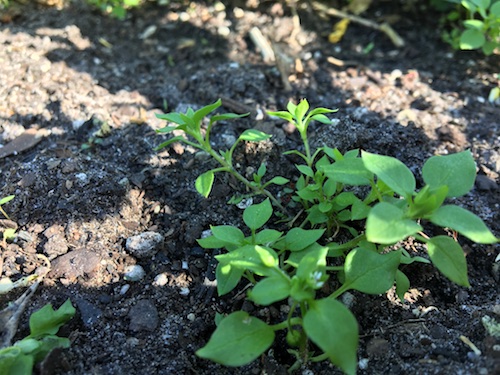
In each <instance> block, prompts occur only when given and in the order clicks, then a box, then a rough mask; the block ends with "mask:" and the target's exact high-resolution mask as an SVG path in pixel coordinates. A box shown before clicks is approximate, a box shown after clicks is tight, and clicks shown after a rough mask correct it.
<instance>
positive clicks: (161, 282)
mask: <svg viewBox="0 0 500 375" xmlns="http://www.w3.org/2000/svg"><path fill="white" fill-rule="evenodd" d="M167 283H168V277H167V274H166V273H165V272H164V273H160V274H159V275H156V277H155V279H154V281H153V286H165V285H167Z"/></svg>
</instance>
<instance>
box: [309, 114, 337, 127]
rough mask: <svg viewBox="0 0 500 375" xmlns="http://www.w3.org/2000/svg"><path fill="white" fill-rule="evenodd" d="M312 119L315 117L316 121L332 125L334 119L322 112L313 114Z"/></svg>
mask: <svg viewBox="0 0 500 375" xmlns="http://www.w3.org/2000/svg"><path fill="white" fill-rule="evenodd" d="M311 119H313V120H314V121H318V122H321V123H322V124H326V125H331V124H332V120H330V119H329V118H328V117H326V116H325V115H321V114H320V115H314V116H311Z"/></svg>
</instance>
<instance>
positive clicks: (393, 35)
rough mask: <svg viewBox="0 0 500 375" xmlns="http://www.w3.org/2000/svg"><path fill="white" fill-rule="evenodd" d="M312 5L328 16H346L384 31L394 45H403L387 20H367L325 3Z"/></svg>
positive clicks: (314, 2)
mask: <svg viewBox="0 0 500 375" xmlns="http://www.w3.org/2000/svg"><path fill="white" fill-rule="evenodd" d="M312 6H313V8H314V9H316V10H317V11H320V12H324V13H326V14H328V15H329V16H333V17H338V18H347V19H348V20H350V21H352V22H356V23H359V24H360V25H363V26H366V27H370V28H372V29H375V30H378V31H382V32H383V33H385V34H386V35H387V36H388V37H389V39H391V41H392V43H393V44H394V45H395V46H396V47H404V45H405V42H404V40H403V38H401V37H400V36H399V34H398V33H397V32H396V31H394V29H393V28H392V27H391V26H390V25H389V24H388V23H387V22H384V23H382V24H378V23H376V22H373V21H370V20H367V19H366V18H362V17H359V16H355V15H352V14H349V13H346V12H343V11H341V10H338V9H335V8H329V7H327V6H326V5H323V4H320V3H318V2H316V1H313V3H312Z"/></svg>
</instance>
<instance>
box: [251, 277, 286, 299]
mask: <svg viewBox="0 0 500 375" xmlns="http://www.w3.org/2000/svg"><path fill="white" fill-rule="evenodd" d="M289 295H290V279H288V278H287V277H284V276H278V275H276V276H271V277H266V278H265V279H263V280H261V281H259V282H258V283H257V284H255V286H254V287H253V289H252V290H251V291H250V292H249V293H248V298H249V299H251V300H252V301H254V302H255V303H257V304H259V305H262V306H268V305H270V304H272V303H274V302H278V301H281V300H283V299H285V298H288V296H289Z"/></svg>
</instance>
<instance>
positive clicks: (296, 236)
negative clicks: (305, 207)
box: [285, 228, 325, 251]
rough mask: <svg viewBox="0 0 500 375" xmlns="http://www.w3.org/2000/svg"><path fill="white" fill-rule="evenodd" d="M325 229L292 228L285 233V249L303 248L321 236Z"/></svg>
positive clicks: (296, 249)
mask: <svg viewBox="0 0 500 375" xmlns="http://www.w3.org/2000/svg"><path fill="white" fill-rule="evenodd" d="M323 233H325V229H309V230H308V229H302V228H292V229H290V230H289V231H288V233H287V234H286V235H285V242H286V249H287V250H290V251H299V250H303V249H305V248H306V247H308V246H309V245H311V244H313V243H314V242H316V241H317V240H319V239H320V238H321V236H322V235H323Z"/></svg>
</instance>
